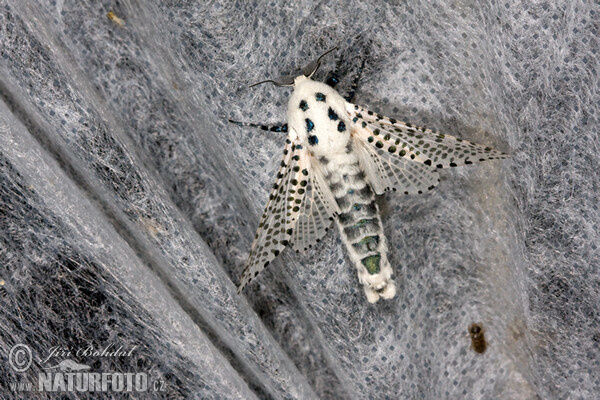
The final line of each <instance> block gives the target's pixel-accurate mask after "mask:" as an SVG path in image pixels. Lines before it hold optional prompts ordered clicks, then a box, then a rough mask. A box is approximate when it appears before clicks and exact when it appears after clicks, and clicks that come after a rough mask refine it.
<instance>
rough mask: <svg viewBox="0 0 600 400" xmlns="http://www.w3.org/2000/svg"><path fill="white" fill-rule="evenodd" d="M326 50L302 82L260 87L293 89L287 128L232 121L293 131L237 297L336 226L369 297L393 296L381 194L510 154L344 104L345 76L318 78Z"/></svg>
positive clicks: (424, 184) (418, 189)
mask: <svg viewBox="0 0 600 400" xmlns="http://www.w3.org/2000/svg"><path fill="white" fill-rule="evenodd" d="M333 50H336V49H332V50H329V51H328V52H326V53H325V54H328V53H330V52H331V51H333ZM325 54H323V55H321V56H320V57H319V58H318V59H317V60H316V61H314V62H312V63H310V64H309V65H308V66H306V67H305V68H303V70H302V73H301V74H299V75H297V76H285V77H281V78H279V79H277V80H267V81H263V82H259V83H257V84H255V85H252V86H256V85H258V84H261V83H265V82H271V83H274V84H275V85H277V86H291V87H293V93H292V95H291V96H290V99H289V104H288V109H287V124H275V125H261V124H255V123H245V122H238V121H233V120H230V122H233V123H235V124H237V125H240V126H254V127H260V128H262V129H263V130H270V131H274V132H284V133H286V134H287V139H286V144H285V147H284V149H283V158H282V160H281V166H280V169H279V172H278V173H277V178H276V180H275V184H274V185H273V188H272V190H271V194H270V195H269V200H268V202H267V205H266V208H265V211H264V213H263V215H262V217H261V220H260V223H259V225H258V229H257V231H256V235H255V237H254V242H253V244H252V249H251V251H250V256H249V258H248V261H247V263H246V265H245V268H244V272H243V273H242V277H241V281H240V284H239V287H238V293H239V292H241V291H242V290H243V289H244V287H245V286H246V285H247V284H248V283H249V282H251V281H252V280H253V279H254V278H256V276H257V275H258V274H259V272H260V271H261V270H263V269H264V268H265V267H267V266H268V265H269V263H271V262H272V261H273V260H274V259H275V257H277V256H278V255H279V254H280V253H281V251H282V250H283V249H284V248H285V247H287V246H292V247H293V248H294V249H295V250H296V251H305V250H307V249H309V248H311V247H312V246H313V245H314V244H315V243H317V242H319V241H320V239H321V238H323V236H324V235H325V233H326V232H327V231H328V230H329V228H330V227H331V225H332V223H333V221H335V223H336V224H337V227H338V230H339V233H340V235H341V238H342V241H343V243H344V244H345V247H346V249H347V251H348V255H349V258H350V260H351V261H352V263H353V264H354V265H355V266H356V269H357V271H358V280H359V282H360V283H361V284H362V285H363V287H364V292H365V295H366V297H367V300H368V301H369V302H370V303H375V302H377V301H378V300H379V298H384V299H391V298H393V297H394V296H395V294H396V285H395V283H394V280H393V279H392V275H393V269H392V267H391V265H390V262H389V260H388V256H387V254H388V247H387V243H386V237H385V235H384V232H383V226H382V222H381V216H380V213H379V208H378V206H377V203H376V202H375V196H376V195H381V194H383V193H384V192H386V191H389V190H393V191H397V192H400V193H404V194H407V195H409V194H421V193H424V192H426V191H428V190H431V189H433V188H435V186H436V185H437V184H438V182H439V181H440V179H439V172H438V170H439V169H442V168H446V167H457V166H460V165H467V164H472V163H475V162H479V161H485V160H498V159H503V158H506V157H507V156H508V155H507V154H505V153H502V152H499V151H496V150H493V149H492V148H490V147H486V146H481V145H478V144H475V143H472V142H469V141H467V140H462V139H458V138H456V137H453V136H449V135H445V134H442V133H436V132H435V131H433V130H430V129H426V128H423V127H420V126H416V125H412V124H410V123H407V122H402V121H399V120H396V119H394V118H388V117H385V116H383V115H381V114H378V113H376V112H373V111H370V110H368V109H367V108H365V107H362V106H359V105H355V104H353V103H352V97H353V94H352V95H350V96H348V97H347V98H344V97H342V96H341V95H340V94H339V93H338V92H337V91H336V90H335V88H334V87H335V84H336V83H337V81H338V79H337V77H334V76H332V77H330V79H329V80H328V81H327V84H325V83H321V82H317V81H314V80H312V76H313V75H314V73H315V72H316V71H317V69H318V68H319V66H320V61H321V59H322V57H323V56H325ZM362 67H364V62H363V66H362ZM362 67H361V69H360V72H362ZM360 72H359V74H360ZM358 77H359V76H358ZM358 77H357V78H356V79H355V80H354V87H353V89H356V84H357V82H358Z"/></svg>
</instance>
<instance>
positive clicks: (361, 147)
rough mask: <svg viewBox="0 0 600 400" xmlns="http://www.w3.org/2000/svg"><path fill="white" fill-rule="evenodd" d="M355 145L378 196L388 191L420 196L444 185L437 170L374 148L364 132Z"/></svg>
mask: <svg viewBox="0 0 600 400" xmlns="http://www.w3.org/2000/svg"><path fill="white" fill-rule="evenodd" d="M354 141H355V147H356V151H357V153H358V157H359V162H360V164H361V166H362V167H363V169H364V170H365V174H366V176H367V179H368V180H369V182H370V183H371V187H372V188H373V190H374V191H375V193H377V194H382V193H383V192H386V191H388V190H393V191H399V192H401V193H404V194H420V193H423V192H425V191H427V190H431V189H433V188H434V187H436V186H437V184H438V183H439V181H440V178H439V174H438V172H437V171H436V170H435V169H434V168H431V167H429V166H427V165H424V164H419V163H416V162H412V161H410V160H407V159H405V158H403V157H396V156H393V155H392V154H390V153H389V152H387V151H385V150H383V149H378V148H376V147H374V146H371V145H370V144H369V143H368V141H367V140H366V137H365V136H364V134H362V133H361V132H360V131H359V132H357V133H356V134H355V135H354Z"/></svg>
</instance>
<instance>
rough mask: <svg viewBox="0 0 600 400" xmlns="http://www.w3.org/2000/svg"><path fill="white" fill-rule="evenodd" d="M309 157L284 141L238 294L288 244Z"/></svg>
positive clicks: (301, 198) (302, 196)
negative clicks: (279, 165) (276, 171)
mask: <svg viewBox="0 0 600 400" xmlns="http://www.w3.org/2000/svg"><path fill="white" fill-rule="evenodd" d="M309 167H310V159H309V155H308V153H307V152H306V150H305V149H304V148H303V147H302V146H301V145H300V144H298V143H297V142H291V141H290V140H289V139H288V140H287V141H286V145H285V149H284V151H283V159H282V161H281V168H280V169H279V172H278V174H277V180H276V181H275V184H274V185H273V190H272V191H271V194H270V195H269V201H268V202H267V206H266V207H265V211H264V213H263V215H262V217H261V219H260V223H259V225H258V230H257V231H256V235H255V237H254V242H253V243H252V249H251V250H250V256H249V258H248V262H247V263H246V266H245V268H244V272H243V273H242V277H241V279H240V285H239V287H238V293H239V292H241V291H242V290H243V289H244V287H245V286H246V285H247V284H248V283H249V282H250V281H252V279H254V278H255V277H256V276H257V275H258V273H259V272H260V271H262V270H263V269H264V268H265V267H266V266H267V265H269V263H270V262H271V261H273V259H274V258H275V257H277V255H279V253H280V252H281V251H282V250H283V249H284V248H285V246H287V245H288V244H289V243H290V240H291V237H292V233H293V230H294V227H295V225H296V222H297V220H298V217H299V215H300V209H301V207H304V204H303V203H304V199H305V198H306V192H307V187H308V168H309Z"/></svg>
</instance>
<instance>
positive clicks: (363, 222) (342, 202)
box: [288, 76, 396, 303]
mask: <svg viewBox="0 0 600 400" xmlns="http://www.w3.org/2000/svg"><path fill="white" fill-rule="evenodd" d="M294 86H295V90H294V93H293V94H292V96H291V97H290V100H289V104H288V126H289V131H290V135H292V136H293V135H297V138H298V140H299V142H300V143H302V145H303V146H305V147H306V148H307V149H308V152H309V154H310V156H311V165H312V167H313V168H312V169H311V171H312V173H313V174H322V176H323V178H324V181H325V182H326V184H327V186H328V187H329V190H330V192H331V194H332V195H333V197H334V198H335V202H336V203H337V206H338V207H339V213H338V215H337V217H336V222H337V225H338V228H339V231H340V235H341V237H342V241H343V242H344V244H345V245H346V248H347V250H348V254H349V256H350V260H351V261H352V263H353V264H354V265H355V266H356V268H357V270H358V279H359V281H360V282H361V283H362V284H363V286H364V290H365V294H366V296H367V300H368V301H369V302H371V303H374V302H376V301H377V300H378V299H379V298H380V297H383V298H385V299H389V298H392V297H394V295H395V294H396V287H395V284H394V281H393V280H392V279H391V276H392V273H393V271H392V268H391V266H390V264H389V262H388V258H387V244H386V239H385V236H384V233H383V227H382V224H381V218H380V215H379V208H378V206H377V204H376V203H375V194H374V193H373V190H372V188H371V186H370V184H369V182H368V181H367V179H366V175H365V173H364V168H363V166H362V165H361V164H360V159H359V156H358V153H357V152H356V151H355V144H354V138H353V136H352V132H353V129H354V122H352V120H351V118H350V115H349V113H348V112H347V111H346V108H347V103H346V101H345V100H344V98H342V96H340V95H339V94H338V93H337V92H336V91H335V90H334V89H333V88H331V87H330V86H327V85H325V84H323V83H320V82H316V81H313V80H311V79H308V78H306V77H304V76H300V77H298V78H296V80H295V82H294ZM309 121H310V122H309ZM311 137H313V139H312V140H309V138H311ZM314 137H316V138H317V139H316V140H315V139H314Z"/></svg>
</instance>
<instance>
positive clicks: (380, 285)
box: [319, 146, 395, 303]
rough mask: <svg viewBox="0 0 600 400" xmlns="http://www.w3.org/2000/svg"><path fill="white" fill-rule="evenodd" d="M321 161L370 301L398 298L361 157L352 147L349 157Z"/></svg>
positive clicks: (345, 238)
mask: <svg viewBox="0 0 600 400" xmlns="http://www.w3.org/2000/svg"><path fill="white" fill-rule="evenodd" d="M319 161H320V162H321V165H322V167H323V170H324V171H325V173H326V174H325V179H326V180H327V183H328V184H329V187H330V189H331V192H332V193H333V195H334V197H335V201H336V202H337V204H338V206H339V208H340V214H339V215H338V218H337V224H338V228H339V231H340V234H341V236H342V241H343V242H344V244H345V245H346V248H347V249H348V254H349V256H350V260H351V261H352V262H353V263H354V265H355V266H356V268H357V270H358V279H359V280H360V282H361V283H362V284H363V285H364V288H365V293H366V295H367V299H368V300H369V302H371V303H374V302H376V301H377V300H378V299H379V297H380V296H381V297H383V298H391V297H394V294H395V286H394V282H393V281H392V280H391V279H390V278H391V274H392V269H391V267H390V265H389V262H388V259H387V245H386V239H385V236H384V233H383V226H382V224H381V218H380V215H379V207H378V206H377V203H376V202H375V193H374V192H373V190H372V188H371V186H370V184H369V183H368V182H367V180H366V177H365V174H364V172H363V169H362V168H361V166H360V163H359V160H358V156H357V154H356V153H355V152H354V151H352V147H351V146H349V147H348V148H347V149H346V152H345V153H343V154H335V155H332V156H330V157H328V158H325V157H322V158H321V159H320V160H319Z"/></svg>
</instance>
